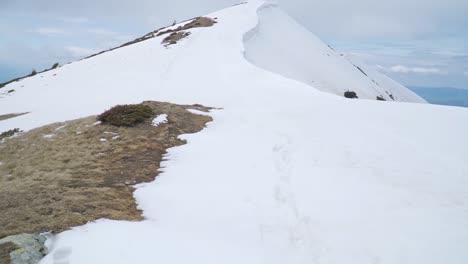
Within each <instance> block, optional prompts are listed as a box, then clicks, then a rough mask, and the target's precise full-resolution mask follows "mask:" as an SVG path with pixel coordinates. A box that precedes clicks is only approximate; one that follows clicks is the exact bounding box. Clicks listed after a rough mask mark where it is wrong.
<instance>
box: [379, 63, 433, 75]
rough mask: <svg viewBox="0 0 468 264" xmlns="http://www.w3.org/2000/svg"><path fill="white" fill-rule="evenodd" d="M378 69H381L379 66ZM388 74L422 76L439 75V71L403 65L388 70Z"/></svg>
mask: <svg viewBox="0 0 468 264" xmlns="http://www.w3.org/2000/svg"><path fill="white" fill-rule="evenodd" d="M379 68H381V69H382V68H383V67H382V66H380V67H379ZM386 70H387V71H389V72H395V73H422V74H440V73H441V71H440V70H439V69H437V68H424V67H407V66H403V65H395V66H392V67H390V68H388V69H386Z"/></svg>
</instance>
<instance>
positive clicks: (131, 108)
mask: <svg viewBox="0 0 468 264" xmlns="http://www.w3.org/2000/svg"><path fill="white" fill-rule="evenodd" d="M154 116H155V113H154V111H153V109H151V107H149V106H147V105H143V104H137V105H117V106H114V107H112V108H111V109H109V110H107V111H105V112H104V113H102V114H100V115H99V116H98V117H97V120H99V121H101V122H102V123H103V124H108V125H113V126H117V127H133V126H135V125H137V124H140V123H143V122H145V121H146V120H148V119H150V118H151V117H154Z"/></svg>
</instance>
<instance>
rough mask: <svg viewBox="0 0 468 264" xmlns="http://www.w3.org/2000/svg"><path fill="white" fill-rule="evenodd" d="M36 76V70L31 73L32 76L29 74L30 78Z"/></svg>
mask: <svg viewBox="0 0 468 264" xmlns="http://www.w3.org/2000/svg"><path fill="white" fill-rule="evenodd" d="M36 74H37V71H36V70H33V71H32V72H31V74H29V76H34V75H36Z"/></svg>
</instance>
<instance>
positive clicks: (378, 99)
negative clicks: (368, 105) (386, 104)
mask: <svg viewBox="0 0 468 264" xmlns="http://www.w3.org/2000/svg"><path fill="white" fill-rule="evenodd" d="M377 101H387V100H385V98H383V96H381V95H379V96H377Z"/></svg>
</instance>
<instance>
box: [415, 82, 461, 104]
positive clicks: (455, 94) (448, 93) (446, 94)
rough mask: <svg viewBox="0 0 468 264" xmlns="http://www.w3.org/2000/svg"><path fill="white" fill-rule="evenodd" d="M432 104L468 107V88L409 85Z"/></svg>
mask: <svg viewBox="0 0 468 264" xmlns="http://www.w3.org/2000/svg"><path fill="white" fill-rule="evenodd" d="M408 88H409V89H411V90H412V91H413V92H415V93H417V94H418V95H419V96H421V97H422V98H424V99H426V100H427V101H428V102H429V103H431V104H439V105H450V106H462V107H468V89H461V88H452V87H430V88H428V87H417V86H408Z"/></svg>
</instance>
